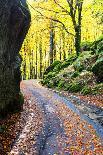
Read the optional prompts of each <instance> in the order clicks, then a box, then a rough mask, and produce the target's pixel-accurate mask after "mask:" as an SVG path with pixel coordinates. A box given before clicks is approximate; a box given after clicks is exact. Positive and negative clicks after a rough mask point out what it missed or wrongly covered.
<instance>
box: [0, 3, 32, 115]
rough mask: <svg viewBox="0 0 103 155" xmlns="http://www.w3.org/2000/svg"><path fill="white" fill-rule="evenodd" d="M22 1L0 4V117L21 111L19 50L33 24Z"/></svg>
mask: <svg viewBox="0 0 103 155" xmlns="http://www.w3.org/2000/svg"><path fill="white" fill-rule="evenodd" d="M22 1H23V4H22ZM22 1H20V0H0V114H4V115H5V114H6V113H8V112H9V111H12V110H14V109H18V108H20V103H19V101H18V100H19V99H20V80H21V72H20V65H21V58H20V55H19V50H20V48H21V45H22V42H23V40H24V38H25V35H26V33H27V31H28V28H29V23H30V14H29V11H28V8H27V6H26V2H25V0H22ZM11 105H12V106H11Z"/></svg>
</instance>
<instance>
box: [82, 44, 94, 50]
mask: <svg viewBox="0 0 103 155" xmlns="http://www.w3.org/2000/svg"><path fill="white" fill-rule="evenodd" d="M91 45H92V43H91V42H82V43H81V51H91Z"/></svg>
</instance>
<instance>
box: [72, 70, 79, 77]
mask: <svg viewBox="0 0 103 155" xmlns="http://www.w3.org/2000/svg"><path fill="white" fill-rule="evenodd" d="M79 74H80V73H79V72H77V71H75V72H74V73H73V74H72V75H71V78H76V77H78V76H79Z"/></svg>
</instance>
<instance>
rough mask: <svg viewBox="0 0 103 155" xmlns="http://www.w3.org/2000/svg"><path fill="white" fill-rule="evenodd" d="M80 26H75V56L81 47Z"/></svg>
mask: <svg viewBox="0 0 103 155" xmlns="http://www.w3.org/2000/svg"><path fill="white" fill-rule="evenodd" d="M80 45H81V27H80V26H76V27H75V49H76V54H77V56H78V55H79V54H80V51H81V48H80Z"/></svg>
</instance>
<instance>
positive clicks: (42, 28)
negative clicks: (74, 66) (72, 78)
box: [21, 0, 103, 79]
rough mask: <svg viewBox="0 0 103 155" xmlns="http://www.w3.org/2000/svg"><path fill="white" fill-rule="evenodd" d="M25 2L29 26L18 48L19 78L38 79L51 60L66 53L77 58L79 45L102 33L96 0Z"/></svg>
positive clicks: (62, 58)
mask: <svg viewBox="0 0 103 155" xmlns="http://www.w3.org/2000/svg"><path fill="white" fill-rule="evenodd" d="M99 1H101V0H99ZM29 3H30V4H29V6H30V10H31V14H32V23H31V27H30V30H29V33H28V35H27V37H26V39H25V41H24V44H23V46H22V49H21V51H22V52H21V56H22V58H23V63H22V66H21V69H22V76H23V79H30V78H42V75H43V72H44V70H45V69H46V68H47V67H48V66H49V65H50V64H52V62H53V61H55V60H60V61H63V60H65V59H67V58H68V57H69V55H70V54H76V55H79V53H80V52H81V51H80V46H81V42H91V41H93V40H95V39H96V38H97V37H99V36H100V35H101V34H102V30H103V26H102V24H100V21H101V18H102V15H101V13H100V12H102V11H100V10H99V9H98V6H99V7H101V3H100V2H98V1H97V0H95V1H89V2H88V0H48V1H42V0H41V1H34V2H33V3H31V2H29ZM101 10H102V7H101ZM98 12H99V18H98V16H97V14H98ZM96 16H97V17H96ZM24 45H25V48H24ZM25 72H26V73H25ZM31 74H32V75H31Z"/></svg>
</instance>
